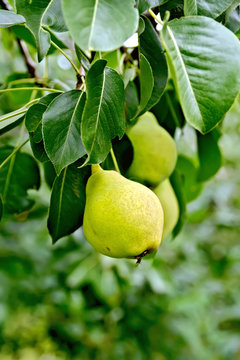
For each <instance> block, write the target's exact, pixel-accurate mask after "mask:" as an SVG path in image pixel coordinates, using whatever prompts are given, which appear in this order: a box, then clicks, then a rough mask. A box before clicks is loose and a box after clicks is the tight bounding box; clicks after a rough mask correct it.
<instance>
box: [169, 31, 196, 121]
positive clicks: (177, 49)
mask: <svg viewBox="0 0 240 360" xmlns="http://www.w3.org/2000/svg"><path fill="white" fill-rule="evenodd" d="M166 29H167V31H168V33H169V36H170V38H171V40H172V42H173V45H174V48H175V50H176V52H177V55H178V58H179V60H180V62H181V65H182V69H183V73H184V75H185V78H186V81H187V84H188V87H189V89H190V91H191V93H192V96H193V99H194V100H195V106H196V108H197V109H198V111H199V115H200V116H201V111H200V108H199V106H198V102H197V99H196V96H195V94H194V91H193V88H192V85H191V81H190V79H189V76H188V73H187V69H186V66H185V64H184V61H183V58H182V54H181V52H180V49H179V47H178V44H177V42H176V39H175V36H174V34H173V32H172V30H171V29H170V27H169V26H168V25H167V26H166ZM169 53H170V51H169ZM174 67H175V66H174Z"/></svg>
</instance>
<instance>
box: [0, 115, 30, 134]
mask: <svg viewBox="0 0 240 360" xmlns="http://www.w3.org/2000/svg"><path fill="white" fill-rule="evenodd" d="M24 119H25V115H24V116H20V117H19V118H18V119H17V120H16V117H15V116H14V118H13V119H11V120H12V121H11V122H9V123H8V124H7V125H6V126H2V127H0V135H3V134H5V133H6V132H8V131H10V130H12V129H14V128H15V127H17V126H18V125H20V124H21V123H22V122H23V120H24Z"/></svg>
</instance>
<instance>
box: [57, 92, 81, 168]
mask: <svg viewBox="0 0 240 360" xmlns="http://www.w3.org/2000/svg"><path fill="white" fill-rule="evenodd" d="M82 95H83V92H82V93H81V95H80V96H79V99H78V101H77V103H76V106H75V108H74V110H73V113H72V116H71V120H70V123H69V127H68V131H67V135H66V138H65V142H64V144H63V149H62V152H61V156H60V160H59V163H61V161H62V158H63V154H64V151H65V148H66V144H67V140H68V137H69V134H70V129H71V127H72V123H73V119H74V117H75V114H76V111H77V108H78V105H79V103H80V100H81V98H82Z"/></svg>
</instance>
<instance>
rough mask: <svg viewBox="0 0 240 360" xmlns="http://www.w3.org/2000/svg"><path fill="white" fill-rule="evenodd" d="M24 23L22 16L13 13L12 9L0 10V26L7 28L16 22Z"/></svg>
mask: <svg viewBox="0 0 240 360" xmlns="http://www.w3.org/2000/svg"><path fill="white" fill-rule="evenodd" d="M23 23H25V19H24V17H23V16H21V15H18V14H15V13H14V12H12V11H8V10H0V28H8V27H10V26H13V25H16V24H23Z"/></svg>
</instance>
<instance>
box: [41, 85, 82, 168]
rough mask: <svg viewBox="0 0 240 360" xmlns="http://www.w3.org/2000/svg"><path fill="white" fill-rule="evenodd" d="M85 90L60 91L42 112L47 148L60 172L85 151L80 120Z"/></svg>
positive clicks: (49, 155)
mask: <svg viewBox="0 0 240 360" xmlns="http://www.w3.org/2000/svg"><path fill="white" fill-rule="evenodd" d="M84 103H85V94H84V93H83V92H82V91H80V90H71V91H68V92H65V93H63V94H61V95H59V96H58V97H57V98H55V99H54V100H53V101H52V102H51V104H50V105H49V106H48V108H47V110H46V111H45V113H44V115H43V139H44V145H45V150H46V152H47V155H48V157H49V159H50V160H51V161H52V163H53V165H54V167H55V170H56V172H57V174H60V172H61V170H62V169H63V168H64V167H65V166H67V165H69V164H72V163H73V162H74V161H76V160H78V159H79V158H81V157H82V156H83V155H84V154H85V153H86V151H85V149H84V146H83V144H82V140H81V136H80V123H81V117H82V112H83V107H84Z"/></svg>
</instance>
